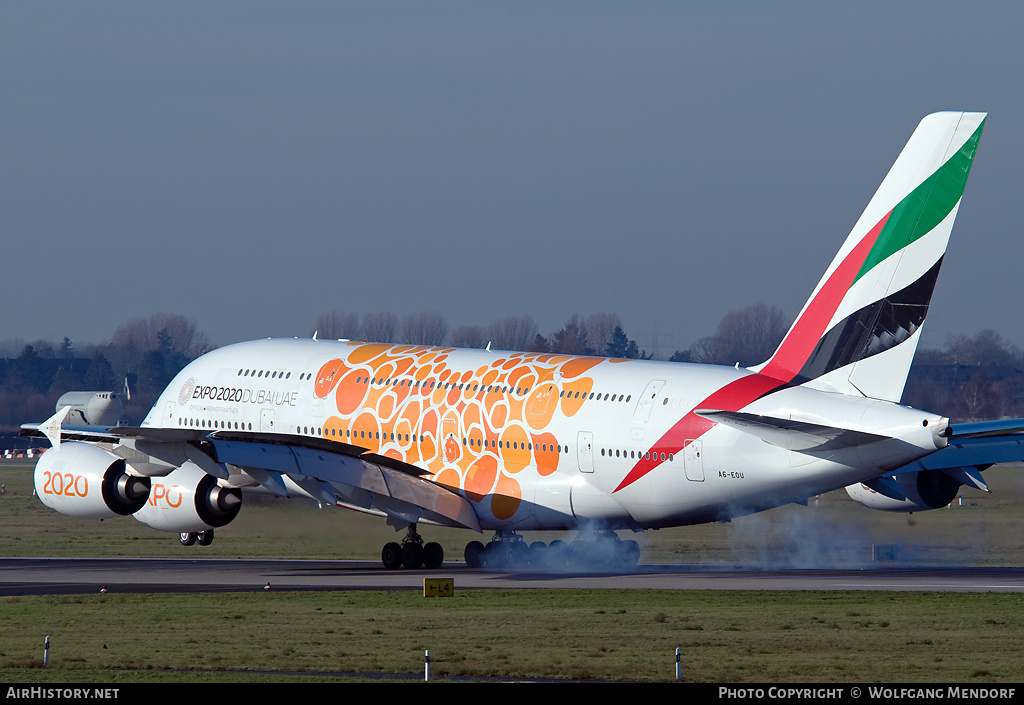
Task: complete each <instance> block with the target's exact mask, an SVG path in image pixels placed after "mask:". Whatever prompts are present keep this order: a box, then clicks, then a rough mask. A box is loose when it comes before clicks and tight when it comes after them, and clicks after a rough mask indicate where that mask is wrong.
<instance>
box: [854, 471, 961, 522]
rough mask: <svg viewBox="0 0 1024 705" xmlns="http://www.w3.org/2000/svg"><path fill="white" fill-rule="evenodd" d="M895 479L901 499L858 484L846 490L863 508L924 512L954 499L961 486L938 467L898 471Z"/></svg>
mask: <svg viewBox="0 0 1024 705" xmlns="http://www.w3.org/2000/svg"><path fill="white" fill-rule="evenodd" d="M896 482H897V483H898V484H899V486H900V489H901V490H902V491H903V494H904V499H894V498H892V497H887V496H885V495H884V494H881V493H879V492H876V491H875V490H873V489H871V488H870V487H868V486H866V485H861V484H857V485H850V486H849V487H847V488H846V493H847V494H849V495H850V497H852V498H853V499H854V500H855V501H857V502H860V503H861V504H863V505H864V506H865V507H869V508H871V509H878V510H881V511H883V512H924V511H927V510H929V509H939V508H940V507H945V506H946V505H948V504H949V503H950V502H952V501H953V500H954V499H955V498H956V495H957V492H959V491H960V485H961V483H960V482H958V481H956V480H954V479H953V478H952V477H950V476H949V475H947V474H946V473H944V472H942V471H941V470H921V471H918V472H907V473H900V474H899V475H897V476H896Z"/></svg>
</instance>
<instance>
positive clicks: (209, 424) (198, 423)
mask: <svg viewBox="0 0 1024 705" xmlns="http://www.w3.org/2000/svg"><path fill="white" fill-rule="evenodd" d="M232 424H234V426H232ZM178 425H179V426H191V427H192V428H223V429H228V430H233V431H251V430H252V424H251V423H246V422H244V421H242V422H239V421H207V420H206V419H183V418H181V417H180V416H179V417H178Z"/></svg>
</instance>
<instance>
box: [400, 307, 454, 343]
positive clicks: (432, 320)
mask: <svg viewBox="0 0 1024 705" xmlns="http://www.w3.org/2000/svg"><path fill="white" fill-rule="evenodd" d="M447 338H448V323H447V322H445V320H444V316H442V315H441V314H440V312H438V311H423V312H421V313H412V314H409V315H408V316H406V317H405V320H404V321H403V322H402V342H404V343H411V344H413V345H444V341H445V340H446V339H447Z"/></svg>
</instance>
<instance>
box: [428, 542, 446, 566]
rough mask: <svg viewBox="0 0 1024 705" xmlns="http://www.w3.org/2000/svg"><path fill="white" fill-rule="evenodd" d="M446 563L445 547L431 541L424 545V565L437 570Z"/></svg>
mask: <svg viewBox="0 0 1024 705" xmlns="http://www.w3.org/2000/svg"><path fill="white" fill-rule="evenodd" d="M442 563H444V549H443V548H441V544H439V543H434V542H433V541H431V542H430V543H428V544H426V545H425V546H424V547H423V565H424V566H425V567H426V568H428V569H429V570H436V569H438V568H440V567H441V564H442Z"/></svg>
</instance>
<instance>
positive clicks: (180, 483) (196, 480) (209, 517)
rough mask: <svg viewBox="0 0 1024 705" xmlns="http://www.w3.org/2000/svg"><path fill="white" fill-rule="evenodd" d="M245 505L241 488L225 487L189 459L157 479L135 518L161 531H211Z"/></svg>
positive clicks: (232, 517) (230, 518)
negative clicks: (147, 499)
mask: <svg viewBox="0 0 1024 705" xmlns="http://www.w3.org/2000/svg"><path fill="white" fill-rule="evenodd" d="M241 508H242V491H241V490H239V489H237V488H231V487H221V486H220V484H219V483H218V482H217V478H215V477H214V476H213V475H208V474H207V473H205V472H203V470H202V469H201V468H200V467H199V466H198V465H196V464H195V463H193V462H191V461H189V462H187V463H185V464H184V465H182V466H181V467H179V468H178V469H176V470H174V471H172V472H171V473H170V474H169V475H167V476H166V477H155V478H153V488H152V490H151V491H150V493H149V501H147V502H146V504H145V506H143V507H142V508H141V509H140V510H139V511H137V512H135V518H136V519H138V520H139V521H141V522H142V523H143V524H145V525H146V526H149V527H151V528H153V529H158V530H160V531H172V532H174V533H183V532H186V531H207V530H209V529H216V528H219V527H221V526H225V525H227V524H228V523H229V522H230V521H231V520H233V519H234V518H235V517H236V516H238V512H239V510H241Z"/></svg>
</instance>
